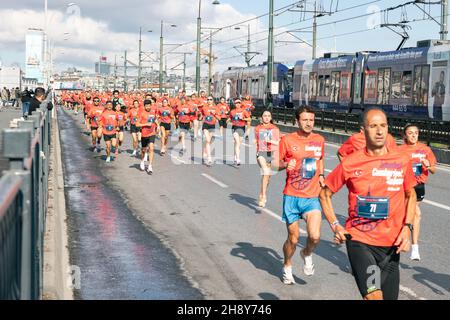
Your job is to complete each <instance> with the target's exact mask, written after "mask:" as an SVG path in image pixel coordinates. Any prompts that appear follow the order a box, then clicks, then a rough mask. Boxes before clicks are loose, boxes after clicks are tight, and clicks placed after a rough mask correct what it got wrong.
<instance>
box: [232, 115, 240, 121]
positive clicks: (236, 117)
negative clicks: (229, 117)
mask: <svg viewBox="0 0 450 320" xmlns="http://www.w3.org/2000/svg"><path fill="white" fill-rule="evenodd" d="M240 119H241V114H236V115H235V116H234V117H233V120H234V121H239V120H240Z"/></svg>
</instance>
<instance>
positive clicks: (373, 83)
mask: <svg viewBox="0 0 450 320" xmlns="http://www.w3.org/2000/svg"><path fill="white" fill-rule="evenodd" d="M377 74H378V73H377V72H376V71H366V81H365V88H364V99H376V98H377Z"/></svg>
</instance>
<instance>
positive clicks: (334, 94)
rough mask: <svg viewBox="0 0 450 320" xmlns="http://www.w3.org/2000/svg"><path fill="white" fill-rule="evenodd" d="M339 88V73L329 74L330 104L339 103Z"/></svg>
mask: <svg viewBox="0 0 450 320" xmlns="http://www.w3.org/2000/svg"><path fill="white" fill-rule="evenodd" d="M340 87H341V73H340V72H332V73H331V87H330V92H331V94H330V102H339V90H340Z"/></svg>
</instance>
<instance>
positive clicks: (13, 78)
mask: <svg viewBox="0 0 450 320" xmlns="http://www.w3.org/2000/svg"><path fill="white" fill-rule="evenodd" d="M22 76H23V74H22V70H21V69H20V67H18V66H11V67H0V88H3V87H6V88H8V89H11V88H22V81H23V79H22Z"/></svg>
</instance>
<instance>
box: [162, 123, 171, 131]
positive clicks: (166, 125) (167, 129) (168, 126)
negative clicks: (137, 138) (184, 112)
mask: <svg viewBox="0 0 450 320" xmlns="http://www.w3.org/2000/svg"><path fill="white" fill-rule="evenodd" d="M160 126H161V127H163V128H164V129H166V131H170V128H171V126H170V123H164V122H161V124H160Z"/></svg>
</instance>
